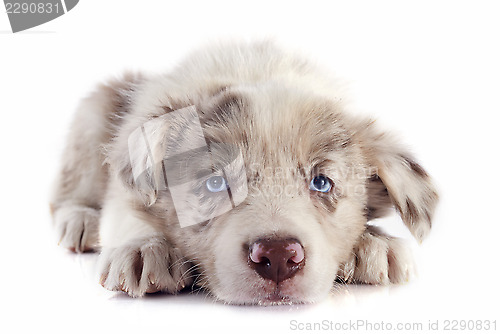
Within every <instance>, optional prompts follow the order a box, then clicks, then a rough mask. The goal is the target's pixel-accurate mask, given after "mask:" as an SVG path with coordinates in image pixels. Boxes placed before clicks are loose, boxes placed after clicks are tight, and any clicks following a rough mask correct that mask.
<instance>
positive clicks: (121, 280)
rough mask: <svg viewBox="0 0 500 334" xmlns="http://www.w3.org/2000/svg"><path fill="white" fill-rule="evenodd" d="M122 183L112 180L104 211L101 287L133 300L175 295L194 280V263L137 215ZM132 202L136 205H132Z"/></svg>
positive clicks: (143, 218) (100, 263)
mask: <svg viewBox="0 0 500 334" xmlns="http://www.w3.org/2000/svg"><path fill="white" fill-rule="evenodd" d="M120 182H121V181H120V180H116V179H114V180H111V182H110V184H109V198H108V199H107V201H106V205H105V207H104V208H103V213H102V219H101V226H100V236H101V243H102V252H101V255H100V256H99V263H98V272H99V274H100V281H101V285H102V286H103V287H105V288H106V289H109V290H113V291H120V290H121V291H124V292H127V293H128V294H129V295H131V296H133V297H139V296H142V295H144V294H145V293H152V292H156V291H165V292H168V293H175V292H177V291H179V290H182V289H183V288H184V287H186V286H189V285H190V284H191V282H192V280H193V273H192V272H191V270H192V269H191V267H192V266H191V263H190V262H189V261H187V260H186V259H185V258H184V257H183V255H182V254H181V252H180V250H179V249H178V248H176V247H175V246H174V245H173V244H172V243H170V242H169V239H168V238H167V237H166V235H165V231H163V232H162V226H161V225H162V224H159V225H155V224H152V223H151V222H150V221H148V218H147V217H144V212H137V211H134V210H135V209H134V205H133V204H131V203H133V200H134V199H131V198H127V196H126V195H123V194H126V189H123V185H122V184H121V183H120ZM129 201H132V202H129Z"/></svg>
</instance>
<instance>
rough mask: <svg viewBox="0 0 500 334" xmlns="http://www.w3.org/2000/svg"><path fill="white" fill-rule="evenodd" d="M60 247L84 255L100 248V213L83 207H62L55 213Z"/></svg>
mask: <svg viewBox="0 0 500 334" xmlns="http://www.w3.org/2000/svg"><path fill="white" fill-rule="evenodd" d="M54 225H55V228H56V233H57V237H58V240H59V245H62V246H64V247H66V248H68V249H70V250H71V251H73V252H76V253H82V252H88V251H93V250H96V249H97V248H98V247H99V242H98V240H99V211H98V210H96V209H93V208H90V207H87V206H82V205H66V206H62V207H60V208H59V209H57V211H55V213H54Z"/></svg>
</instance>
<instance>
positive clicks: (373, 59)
mask: <svg viewBox="0 0 500 334" xmlns="http://www.w3.org/2000/svg"><path fill="white" fill-rule="evenodd" d="M180 3H181V2H180V1H177V2H175V3H174V2H170V1H144V0H142V1H134V2H133V1H123V0H121V1H119V0H114V1H110V0H106V1H97V0H86V1H80V3H79V4H78V5H77V6H76V7H75V8H74V9H73V10H72V11H70V12H69V13H68V14H66V15H64V16H62V17H60V18H58V19H56V20H54V21H52V22H49V23H47V24H44V25H42V26H39V27H36V28H33V29H31V30H29V31H26V32H23V33H17V34H12V33H11V32H10V26H9V23H8V19H7V15H6V14H4V13H3V12H2V13H0V112H1V114H0V115H1V119H0V122H1V127H0V136H1V138H0V154H1V164H0V168H1V170H0V172H1V173H0V177H1V179H0V184H1V188H0V189H1V191H0V196H1V200H0V205H1V213H2V216H1V218H0V219H1V223H2V225H1V226H2V228H1V233H0V247H1V251H0V254H1V255H0V256H1V262H0V267H1V268H2V269H1V274H0V280H1V284H0V288H1V291H0V300H1V305H2V306H3V311H2V313H1V315H0V319H1V320H0V331H1V332H2V333H14V332H16V333H24V332H28V331H29V332H30V333H32V332H34V331H37V332H41V331H44V332H48V331H50V332H51V333H73V332H77V333H79V332H95V333H100V332H104V331H105V330H106V329H109V330H112V329H114V330H115V331H116V332H118V330H119V332H120V333H132V332H137V331H139V330H141V331H145V330H146V328H148V329H152V330H154V332H155V333H172V332H173V333H176V332H179V331H180V330H182V331H184V332H191V331H193V332H194V331H195V330H197V331H198V332H202V331H204V330H205V331H206V330H208V328H214V329H216V330H219V331H220V332H228V331H233V332H236V331H237V332H251V333H255V332H256V331H259V332H265V333H271V332H273V333H285V332H289V331H291V332H297V331H293V330H292V329H293V328H292V326H291V321H293V320H296V321H299V322H301V323H306V322H321V321H323V320H328V321H334V322H349V321H358V320H367V321H371V322H372V323H374V324H379V325H380V323H381V322H382V321H383V322H384V323H393V324H396V323H398V322H411V323H413V322H422V323H423V328H424V329H426V328H427V326H428V323H429V321H433V322H435V321H436V320H439V326H440V328H443V325H444V321H445V320H454V319H456V320H487V319H489V320H495V319H496V320H497V328H498V327H500V322H499V321H500V318H499V317H498V299H499V298H498V297H499V289H498V278H499V276H498V272H499V271H498V266H499V260H498V255H499V250H498V245H499V241H498V238H499V232H500V229H499V225H500V219H499V215H498V211H499V205H500V203H499V200H500V196H499V194H498V189H499V187H500V183H499V175H498V173H499V171H498V168H499V164H498V162H499V159H498V155H499V153H498V146H499V143H500V140H499V139H500V136H499V132H500V130H499V127H498V121H499V117H498V114H499V112H500V65H499V60H500V46H499V45H500V37H499V34H500V3H498V4H497V3H496V2H495V1H469V2H462V1H413V2H408V1H370V2H359V1H344V2H337V1H307V2H305V1H302V2H294V1H273V2H272V1H255V0H254V1H246V2H236V1H183V2H182V5H181V4H180ZM228 37H233V38H236V39H245V40H247V39H254V38H258V37H274V38H276V39H277V40H278V41H280V42H282V43H283V44H285V45H289V46H290V47H293V48H298V49H300V50H302V51H304V52H306V53H308V54H310V55H311V56H312V58H314V59H316V60H318V61H319V62H320V63H323V64H325V65H326V66H328V67H330V68H331V69H332V70H333V71H334V72H335V73H337V75H338V76H339V77H341V78H344V79H345V80H346V81H347V82H348V83H349V91H350V92H351V95H352V96H351V97H352V100H353V102H352V105H351V106H352V107H353V109H354V110H356V111H357V112H361V113H367V114H371V115H373V116H376V117H377V118H378V119H379V121H380V122H381V123H382V124H384V125H386V126H387V127H388V128H392V129H394V130H395V131H396V132H398V133H400V134H401V138H402V140H403V141H404V142H406V143H408V144H410V145H411V147H412V149H413V151H414V152H415V154H416V155H417V157H419V160H420V162H421V163H422V165H423V166H425V168H426V169H427V170H428V171H429V172H430V173H431V175H432V176H433V177H434V178H435V179H436V183H437V184H438V187H439V189H440V194H441V202H440V205H439V208H438V212H437V214H436V219H435V223H434V224H435V228H434V231H433V233H432V234H431V236H430V238H429V239H427V240H426V241H425V242H424V243H423V244H422V245H421V246H420V247H418V252H417V258H418V268H419V278H418V279H417V280H416V281H414V282H413V283H411V284H408V285H404V286H397V287H372V286H348V287H340V288H338V289H337V291H336V292H334V293H332V295H331V296H329V298H328V299H326V300H325V301H324V302H321V303H318V304H315V305H307V306H292V307H289V306H285V307H266V308H262V307H261V308H259V307H236V306H227V305H222V304H217V303H214V302H213V301H212V300H211V299H210V298H207V297H206V296H203V295H196V294H194V295H189V294H187V295H186V294H183V295H179V296H168V295H155V296H153V297H148V298H143V299H132V298H129V297H126V296H124V295H123V294H116V293H113V292H108V291H105V290H104V289H103V288H101V287H100V286H99V284H98V283H97V278H96V275H95V273H94V269H93V266H94V263H95V257H96V256H95V255H92V254H91V255H74V254H71V253H69V252H67V251H65V250H64V249H62V248H59V247H58V246H57V245H56V243H57V242H56V240H55V237H54V236H53V233H52V232H53V231H52V230H51V220H50V216H49V212H48V193H49V189H50V184H51V182H52V179H53V177H54V175H55V172H56V169H57V165H58V159H59V156H60V154H61V150H62V147H63V144H64V136H65V134H66V131H67V127H68V122H69V121H70V119H71V116H72V112H73V111H74V109H75V107H76V105H77V103H78V101H79V99H80V98H82V97H83V96H85V95H86V94H87V93H88V92H89V90H91V89H92V87H93V86H94V85H95V84H96V83H97V82H99V81H101V80H103V79H106V78H109V77H111V76H113V75H116V74H119V73H121V72H122V71H123V70H125V69H129V70H130V69H132V70H143V71H146V72H155V71H164V70H168V69H169V68H171V67H172V66H173V65H175V64H176V63H177V62H178V61H180V60H181V59H182V57H183V55H185V54H186V53H187V52H189V51H190V50H192V49H193V48H194V47H197V46H199V45H200V44H203V43H206V42H208V41H210V40H218V39H224V38H228ZM380 223H381V224H382V225H384V224H393V225H394V224H396V225H398V224H400V223H399V221H398V220H397V219H388V220H385V221H382V222H380ZM172 328H174V329H175V330H172ZM115 331H114V332H115ZM358 332H363V331H362V330H359V331H358ZM408 332H410V331H408Z"/></svg>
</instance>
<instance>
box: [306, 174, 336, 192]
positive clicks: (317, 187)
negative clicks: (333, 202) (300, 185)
mask: <svg viewBox="0 0 500 334" xmlns="http://www.w3.org/2000/svg"><path fill="white" fill-rule="evenodd" d="M309 189H311V190H314V191H319V192H322V193H327V192H329V191H330V189H332V182H331V181H330V179H328V178H327V177H326V176H323V175H318V176H315V177H313V179H312V180H311V183H309Z"/></svg>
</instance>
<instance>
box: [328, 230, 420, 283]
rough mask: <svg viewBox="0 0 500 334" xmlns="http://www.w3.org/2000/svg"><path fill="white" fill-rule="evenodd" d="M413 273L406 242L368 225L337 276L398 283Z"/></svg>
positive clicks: (363, 280)
mask: <svg viewBox="0 0 500 334" xmlns="http://www.w3.org/2000/svg"><path fill="white" fill-rule="evenodd" d="M414 274H415V271H414V265H413V257H412V256H411V252H410V250H409V248H408V246H406V245H405V244H404V243H402V242H401V241H400V240H399V239H398V238H395V237H390V236H387V235H384V234H383V233H382V232H381V231H380V230H378V229H377V228H375V227H372V226H370V227H368V228H367V230H366V231H365V233H364V234H363V235H362V236H361V238H360V240H359V242H358V244H357V245H356V246H355V247H354V250H353V252H352V254H351V257H350V258H349V260H348V261H346V262H345V263H343V264H342V265H341V266H340V269H339V272H338V275H337V276H338V277H339V278H340V280H341V281H344V282H348V283H350V282H353V283H366V284H389V283H395V284H399V283H404V282H408V281H409V280H410V278H411V277H412V276H413V275H414Z"/></svg>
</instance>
